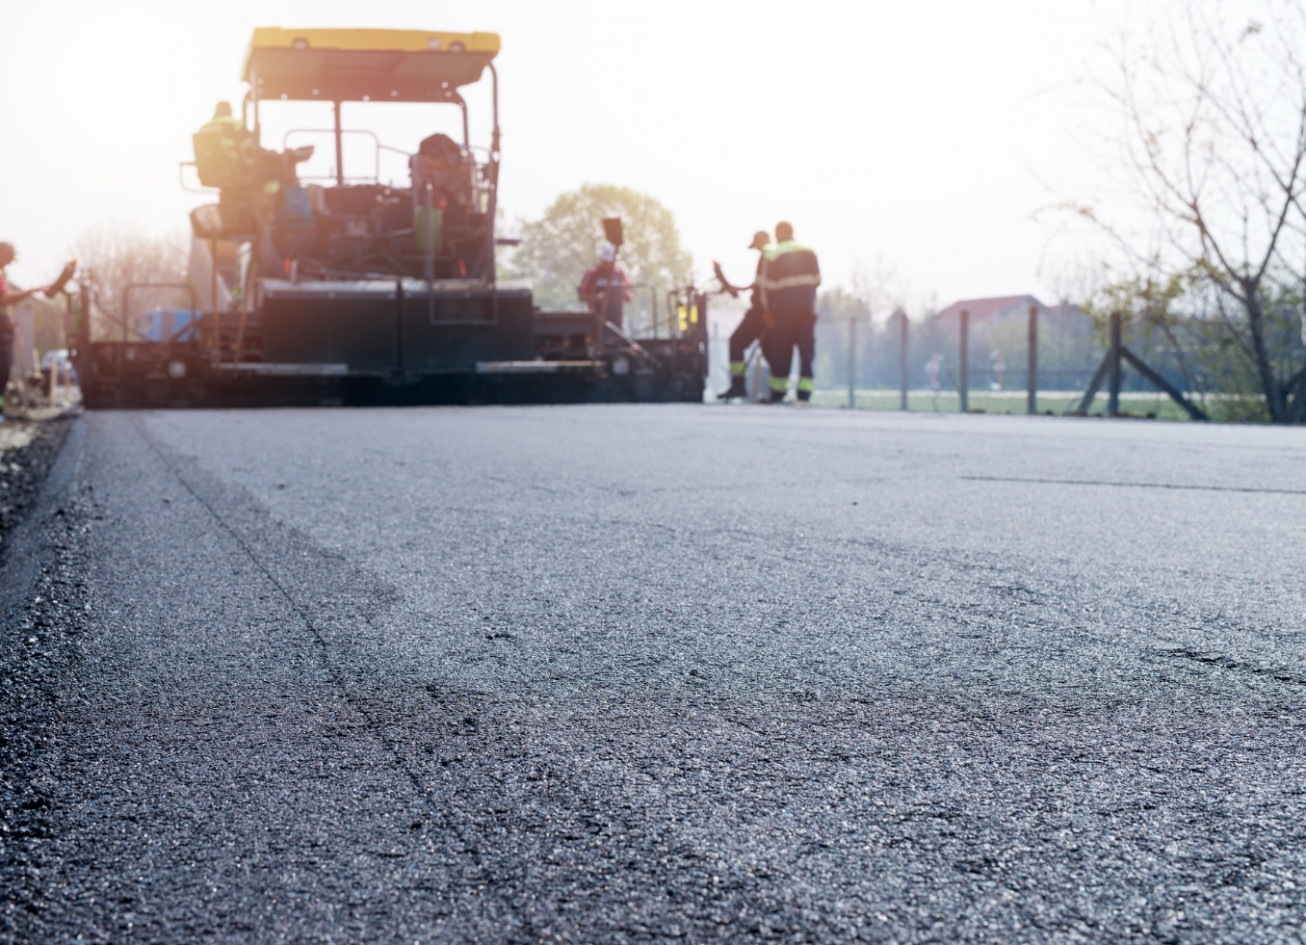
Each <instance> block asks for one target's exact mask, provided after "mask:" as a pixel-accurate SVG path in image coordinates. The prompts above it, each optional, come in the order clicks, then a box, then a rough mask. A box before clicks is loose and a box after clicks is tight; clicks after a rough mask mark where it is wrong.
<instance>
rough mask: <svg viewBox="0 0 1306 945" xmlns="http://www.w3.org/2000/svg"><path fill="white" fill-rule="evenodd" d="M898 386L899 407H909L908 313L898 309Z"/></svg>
mask: <svg viewBox="0 0 1306 945" xmlns="http://www.w3.org/2000/svg"><path fill="white" fill-rule="evenodd" d="M897 314H898V388H899V392H900V394H901V398H900V403H899V409H902V410H906V409H907V313H906V312H904V311H903V310H902V309H898V312H897Z"/></svg>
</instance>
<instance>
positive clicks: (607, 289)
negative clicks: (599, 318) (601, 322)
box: [576, 240, 634, 328]
mask: <svg viewBox="0 0 1306 945" xmlns="http://www.w3.org/2000/svg"><path fill="white" fill-rule="evenodd" d="M616 263H617V247H615V246H613V245H612V244H611V243H609V242H608V241H607V240H604V241H603V245H602V246H600V247H599V261H598V262H597V263H595V264H594V265H593V266H591V267H590V268H589V270H588V271H587V272H586V273H585V278H583V279H581V281H580V288H579V289H578V290H577V292H576V294H577V295H578V296H580V299H581V301H582V302H584V303H585V304H586V305H587V306H589V310H590V312H591V313H593V314H595V315H597V314H598V313H599V312H600V310H602V311H603V315H604V318H606V319H607V320H608V322H609V323H611V324H613V325H616V326H617V327H618V328H621V327H622V326H623V325H624V320H623V311H624V306H625V304H626V303H627V302H629V301H630V300H631V299H632V298H634V293H633V292H632V291H631V287H630V278H629V277H628V276H627V275H626V273H625V272H624V271H623V270H622V268H621V267H620V266H618V265H617V264H616ZM605 306H606V308H605Z"/></svg>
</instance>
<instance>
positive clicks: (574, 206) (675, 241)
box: [504, 184, 693, 317]
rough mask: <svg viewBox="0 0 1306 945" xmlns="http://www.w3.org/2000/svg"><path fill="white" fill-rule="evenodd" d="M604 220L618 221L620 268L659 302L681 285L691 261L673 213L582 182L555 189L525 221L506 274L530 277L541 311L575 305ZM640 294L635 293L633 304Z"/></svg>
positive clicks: (621, 190) (633, 194)
mask: <svg viewBox="0 0 1306 945" xmlns="http://www.w3.org/2000/svg"><path fill="white" fill-rule="evenodd" d="M604 217H621V219H622V224H623V230H624V235H625V243H624V245H623V246H622V247H621V255H620V259H619V265H620V266H621V267H622V268H623V269H625V270H626V272H627V274H628V275H629V276H630V280H631V282H634V283H646V284H648V285H652V286H653V287H654V289H655V290H656V291H657V294H658V299H659V305H661V304H663V300H665V298H666V293H667V290H668V289H671V288H672V287H674V286H676V285H678V284H683V283H684V281H685V280H686V279H687V278H688V277H689V274H690V268H691V266H692V265H693V261H692V260H691V258H690V255H689V253H688V252H687V251H686V250H685V249H684V248H683V247H682V246H681V245H680V234H679V232H678V231H677V230H676V220H675V217H674V216H673V214H672V213H671V211H670V210H669V209H667V208H666V207H665V206H663V204H662V203H661V202H659V201H658V200H656V199H655V198H653V197H650V196H648V195H647V194H641V193H639V192H637V191H634V190H631V189H630V188H628V187H617V186H615V185H612V184H585V185H584V186H582V187H581V188H580V189H579V190H573V191H569V192H567V193H564V194H560V195H559V196H558V198H557V199H556V200H554V201H553V203H552V204H551V205H550V206H549V207H548V209H547V210H545V211H544V216H542V217H541V218H540V219H538V220H533V221H530V222H528V223H525V224H524V225H523V226H522V233H521V237H522V242H521V245H520V246H519V247H518V248H517V249H516V251H515V252H514V253H513V254H512V258H511V260H510V261H508V263H507V265H506V266H505V267H504V268H505V275H508V276H509V277H512V278H519V279H528V280H530V282H531V283H532V286H533V288H534V291H535V302H536V304H537V305H539V306H540V307H541V308H544V309H555V310H558V309H575V308H578V307H580V302H579V300H578V299H577V298H576V287H577V286H578V285H579V284H580V280H581V277H582V276H583V275H584V274H585V270H586V269H588V268H589V267H590V266H592V265H594V262H595V261H596V259H597V258H598V250H599V245H600V244H601V243H602V242H603V224H602V220H603V218H604ZM640 295H641V293H640V292H638V291H637V292H636V300H637V302H638V301H639V300H640ZM663 317H665V313H663Z"/></svg>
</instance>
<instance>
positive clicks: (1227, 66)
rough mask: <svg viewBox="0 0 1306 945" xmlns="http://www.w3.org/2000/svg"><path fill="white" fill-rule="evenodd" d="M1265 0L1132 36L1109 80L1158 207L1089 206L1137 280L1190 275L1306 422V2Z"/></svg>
mask: <svg viewBox="0 0 1306 945" xmlns="http://www.w3.org/2000/svg"><path fill="white" fill-rule="evenodd" d="M1240 9H1245V7H1241V8H1240ZM1259 9H1260V10H1261V12H1262V13H1263V14H1264V15H1263V17H1262V18H1261V19H1258V20H1252V21H1247V20H1240V21H1238V22H1237V23H1236V24H1235V23H1234V22H1233V21H1231V18H1230V14H1229V7H1228V6H1227V5H1226V4H1224V3H1221V2H1219V0H1215V2H1207V3H1196V4H1192V5H1189V6H1188V7H1187V9H1186V10H1185V11H1184V12H1183V13H1181V14H1179V15H1178V16H1177V17H1171V18H1170V19H1167V20H1163V21H1159V22H1156V23H1154V24H1152V26H1151V29H1150V30H1149V32H1148V33H1147V34H1146V35H1145V36H1144V37H1143V38H1142V41H1141V42H1138V41H1136V39H1135V37H1134V36H1133V35H1132V34H1130V33H1128V32H1125V31H1122V32H1121V33H1120V34H1119V36H1118V37H1117V38H1116V39H1115V40H1114V41H1113V42H1112V43H1111V45H1110V53H1111V61H1112V63H1113V70H1112V73H1111V74H1110V75H1109V76H1108V77H1107V78H1106V79H1105V80H1104V81H1102V82H1101V87H1102V88H1103V89H1105V90H1106V92H1107V94H1108V97H1109V100H1110V102H1111V103H1112V105H1113V106H1114V107H1115V110H1116V113H1117V115H1118V116H1119V118H1120V128H1119V135H1118V141H1117V144H1119V146H1120V147H1119V160H1118V162H1117V164H1116V167H1117V170H1118V171H1119V172H1120V173H1121V174H1122V175H1123V180H1124V183H1125V184H1126V187H1127V189H1128V190H1129V192H1130V193H1131V194H1132V197H1133V205H1134V206H1135V207H1137V206H1142V207H1144V208H1145V209H1146V210H1147V211H1148V212H1147V213H1146V214H1145V215H1144V217H1143V218H1142V219H1141V220H1135V221H1134V222H1133V223H1132V225H1131V224H1130V223H1129V222H1127V221H1122V220H1121V219H1120V218H1119V217H1113V218H1110V219H1108V218H1107V216H1106V215H1105V214H1104V213H1102V212H1101V211H1099V210H1098V209H1096V208H1093V207H1088V206H1081V207H1078V208H1077V209H1078V211H1079V212H1080V213H1081V214H1082V215H1084V216H1086V217H1088V218H1090V219H1092V220H1094V221H1096V222H1097V223H1099V224H1101V225H1102V226H1104V227H1105V228H1106V229H1107V230H1108V232H1109V233H1111V234H1112V236H1114V237H1115V239H1116V242H1117V245H1118V246H1119V247H1120V248H1121V249H1122V250H1124V253H1125V255H1126V257H1127V258H1128V259H1129V261H1130V263H1131V264H1132V267H1133V268H1134V271H1135V275H1134V276H1133V277H1132V279H1133V280H1134V281H1135V282H1140V283H1146V284H1152V285H1156V284H1163V285H1164V284H1168V283H1169V281H1170V280H1171V279H1172V278H1173V277H1174V276H1176V275H1180V276H1182V278H1183V279H1184V280H1185V285H1186V286H1187V287H1188V290H1189V293H1190V303H1191V308H1192V309H1193V310H1194V311H1195V312H1198V311H1205V312H1206V313H1210V314H1213V315H1214V316H1215V317H1219V318H1222V319H1223V320H1224V324H1225V326H1226V328H1227V330H1228V331H1229V333H1230V335H1231V337H1232V338H1233V339H1235V341H1236V344H1234V345H1233V346H1231V350H1232V351H1234V352H1235V353H1236V354H1239V355H1241V356H1243V357H1246V358H1247V359H1248V360H1249V361H1250V363H1251V364H1252V365H1253V366H1254V370H1255V374H1256V376H1257V378H1258V380H1259V385H1260V388H1261V391H1262V392H1263V394H1264V397H1265V403H1266V408H1267V411H1268V414H1269V417H1270V419H1271V420H1272V421H1274V422H1276V423H1287V422H1294V421H1301V420H1303V419H1306V371H1304V370H1303V369H1302V367H1301V364H1300V361H1301V357H1300V351H1299V349H1298V348H1295V347H1293V346H1291V345H1285V344H1283V343H1282V341H1283V332H1282V325H1283V323H1284V321H1285V319H1289V320H1293V321H1295V317H1296V313H1297V311H1298V308H1299V307H1300V305H1301V302H1302V287H1303V286H1302V282H1303V277H1304V276H1306V272H1304V271H1303V263H1304V262H1306V207H1304V205H1303V200H1302V197H1303V194H1304V193H1306V8H1303V6H1302V4H1301V3H1300V2H1275V0H1265V2H1264V3H1263V4H1262V5H1261V7H1260V8H1259Z"/></svg>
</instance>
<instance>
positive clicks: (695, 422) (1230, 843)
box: [4, 405, 1306, 943]
mask: <svg viewBox="0 0 1306 945" xmlns="http://www.w3.org/2000/svg"><path fill="white" fill-rule="evenodd" d="M1303 470H1306V431H1302V430H1275V429H1267V428H1251V427H1220V426H1205V425H1197V424H1159V423H1147V422H1129V421H1119V422H1106V421H1100V420H1098V421H1094V420H1062V419H1052V418H1043V417H1037V418H1025V417H1011V418H1004V417H993V416H986V417H980V416H964V417H958V416H942V415H939V416H930V415H920V414H915V415H910V416H904V415H893V414H870V413H858V414H849V413H846V412H840V411H820V410H811V411H800V410H795V409H791V408H775V409H772V408H753V407H697V406H687V405H680V406H588V407H585V406H583V407H548V408H503V409H501V408H471V409H401V410H327V409H322V410H303V411H300V410H287V411H247V412H201V411H194V412H168V413H164V412H160V413H150V412H140V413H109V412H102V413H89V414H87V415H85V416H84V417H83V418H82V419H81V420H80V421H79V422H78V425H77V427H76V428H75V429H74V430H73V433H72V434H71V435H70V437H69V440H68V442H67V444H66V445H65V447H64V450H63V454H62V456H61V459H60V465H59V467H57V468H56V471H55V473H54V474H53V477H52V479H51V481H50V485H49V487H48V490H47V495H46V497H45V499H44V500H43V501H44V505H43V506H42V507H41V508H40V509H37V510H35V511H34V512H33V515H32V524H31V527H30V528H29V529H28V531H27V533H26V535H25V536H19V539H18V540H16V543H15V542H10V543H9V547H8V550H7V558H6V563H5V568H6V571H5V572H4V573H5V575H6V576H7V577H6V580H7V581H9V582H10V585H11V589H12V588H13V587H16V586H18V584H19V583H21V582H22V581H29V584H28V585H27V587H28V590H27V591H25V592H24V593H26V594H27V598H26V599H25V601H21V602H19V603H13V602H12V601H11V605H10V616H9V619H8V622H7V624H6V633H8V634H9V635H10V637H11V639H10V641H9V642H10V643H11V644H13V645H11V646H10V647H9V649H8V650H6V652H9V653H10V654H11V656H10V659H19V658H20V657H19V656H14V655H12V654H14V653H20V654H22V653H26V654H27V655H26V656H23V657H21V658H22V659H28V660H35V661H39V660H41V659H45V660H46V661H47V663H48V667H47V670H45V672H46V675H45V676H44V677H42V678H44V679H45V680H46V682H45V683H44V684H43V686H44V688H43V689H42V690H41V692H43V693H44V695H43V696H41V698H43V699H45V701H44V702H42V703H41V705H43V706H45V708H43V709H42V710H41V711H40V712H36V711H34V710H33V711H32V713H31V720H30V724H31V725H32V726H37V728H36V729H33V732H35V734H32V733H31V732H29V733H28V734H27V736H24V737H29V736H30V739H32V741H31V742H30V744H31V745H32V746H35V747H33V748H32V749H31V751H29V752H28V753H27V754H26V755H25V756H24V757H25V758H26V759H27V761H26V762H24V764H26V765H27V767H25V768H23V772H25V773H23V774H22V777H23V778H25V779H26V781H24V784H26V787H25V788H24V790H28V791H29V793H31V796H32V797H36V798H38V800H36V801H33V802H32V803H31V804H28V805H27V809H29V813H30V814H31V816H30V817H29V820H28V821H24V822H23V823H25V824H26V826H24V827H22V829H21V830H18V831H17V833H19V834H21V837H19V839H18V840H17V841H14V842H11V843H10V844H9V847H8V849H9V854H8V855H9V857H10V859H11V861H12V862H11V863H10V864H9V869H10V873H9V874H7V875H9V876H10V877H11V879H12V882H13V887H12V889H11V890H10V895H11V898H10V900H9V904H8V906H7V907H6V908H7V909H8V916H9V920H10V924H9V927H10V929H11V933H10V936H11V938H16V939H17V940H20V941H21V940H26V941H57V942H71V941H86V942H95V941H130V942H178V943H181V942H200V941H221V942H258V943H262V942H282V941H289V942H299V941H305V942H337V943H342V942H383V943H390V942H394V943H428V942H449V943H455V942H487V943H488V942H528V941H572V942H639V941H670V940H678V941H686V942H701V941H747V940H753V939H757V940H781V941H793V942H807V941H812V942H843V941H850V940H855V939H861V940H866V941H876V942H878V941H902V942H927V941H929V942H949V941H967V942H1001V941H1018V942H1026V941H1029V942H1077V941H1085V942H1116V941H1140V942H1141V941H1177V942H1238V943H1247V942H1284V941H1291V942H1298V941H1302V940H1303V935H1304V934H1306V933H1304V932H1303V929H1304V928H1306V724H1304V718H1303V708H1304V707H1306V638H1304V637H1303V627H1304V626H1306V616H1304V615H1306V599H1304V596H1303V587H1304V582H1303V576H1302V563H1303V560H1306V554H1304V551H1306V477H1304V476H1303ZM51 534H55V535H56V537H54V538H51V537H50V535H51ZM42 561H44V562H46V564H44V565H41V566H40V567H38V564H39V563H40V562H42ZM50 562H54V564H51V563H50ZM59 562H62V564H59ZM60 567H62V568H63V569H64V570H63V571H59V568H60ZM42 569H44V570H42ZM52 569H53V570H52ZM51 574H56V575H57V574H63V575H64V576H63V577H62V578H57V577H56V578H52V577H50V575H51ZM39 575H45V577H44V578H39ZM41 580H45V584H41V583H40V581H41ZM51 582H53V583H51ZM43 587H44V588H45V590H44V591H42V588H43ZM52 588H53V589H52ZM42 594H44V596H42ZM42 601H44V603H42ZM51 606H54V607H56V608H61V609H56V610H55V611H48V610H47V611H42V610H41V608H42V607H47V608H48V607H51ZM15 608H16V609H15ZM15 614H19V615H20V616H21V615H22V614H26V616H25V617H23V618H22V619H23V620H25V621H26V623H22V624H21V627H20V625H19V618H18V617H15V616H14V615H15ZM42 614H45V616H42ZM51 614H53V616H51ZM20 632H21V634H28V633H30V634H32V635H31V636H23V637H22V638H21V639H20V638H18V637H15V636H14V634H16V633H20ZM15 641H17V642H15ZM27 641H30V645H29V646H28V643H27ZM18 643H22V644H24V645H25V646H28V649H27V650H21V649H15V647H17V644H18ZM42 654H44V655H42ZM34 665H35V664H34ZM14 671H15V672H18V670H14ZM15 678H17V677H15ZM24 678H26V677H24ZM33 692H36V690H33ZM33 698H36V697H35V696H34V697H33ZM27 704H28V703H23V705H27ZM23 711H27V710H26V709H24V710H23ZM13 717H14V718H19V716H13ZM17 770H18V768H17V766H16V767H15V771H17ZM15 783H17V782H15ZM33 792H34V793H33ZM33 811H34V812H35V813H31V812H33ZM5 829H6V830H9V827H8V826H6V828H5ZM15 835H17V834H15ZM15 864H17V865H15Z"/></svg>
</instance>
